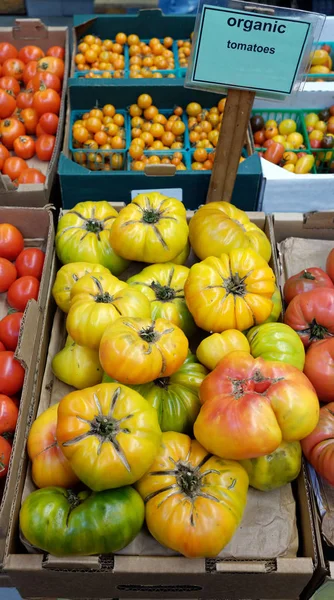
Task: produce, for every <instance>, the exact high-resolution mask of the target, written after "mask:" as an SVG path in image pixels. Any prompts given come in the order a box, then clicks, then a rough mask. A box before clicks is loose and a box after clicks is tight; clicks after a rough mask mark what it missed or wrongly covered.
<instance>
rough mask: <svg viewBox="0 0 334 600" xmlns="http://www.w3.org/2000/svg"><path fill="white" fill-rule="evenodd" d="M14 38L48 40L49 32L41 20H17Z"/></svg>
mask: <svg viewBox="0 0 334 600" xmlns="http://www.w3.org/2000/svg"><path fill="white" fill-rule="evenodd" d="M13 37H14V38H15V39H16V40H36V38H37V39H40V40H41V39H46V38H48V30H47V27H46V26H45V25H44V23H42V21H41V20H40V19H16V21H15V25H14V27H13Z"/></svg>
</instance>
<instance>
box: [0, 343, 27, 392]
mask: <svg viewBox="0 0 334 600" xmlns="http://www.w3.org/2000/svg"><path fill="white" fill-rule="evenodd" d="M23 381H24V369H23V367H21V365H20V363H19V362H18V361H17V360H16V359H15V358H14V352H12V351H11V350H5V351H4V352H0V394H6V396H13V395H14V394H17V393H18V392H19V391H20V390H21V389H22V386H23Z"/></svg>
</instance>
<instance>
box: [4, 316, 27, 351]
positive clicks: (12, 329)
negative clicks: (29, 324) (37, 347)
mask: <svg viewBox="0 0 334 600" xmlns="http://www.w3.org/2000/svg"><path fill="white" fill-rule="evenodd" d="M22 317H23V312H12V313H9V315H6V316H5V317H4V318H3V319H1V321H0V341H1V342H2V343H3V344H4V345H5V347H6V348H7V350H13V352H15V350H16V346H17V342H18V339H19V333H20V327H21V321H22Z"/></svg>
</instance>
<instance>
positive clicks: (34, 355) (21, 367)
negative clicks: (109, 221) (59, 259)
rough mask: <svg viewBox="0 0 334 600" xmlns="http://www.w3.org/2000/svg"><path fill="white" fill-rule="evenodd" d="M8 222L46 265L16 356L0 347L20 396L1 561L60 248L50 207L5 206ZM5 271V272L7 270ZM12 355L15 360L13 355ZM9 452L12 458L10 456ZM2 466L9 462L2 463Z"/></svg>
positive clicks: (1, 497)
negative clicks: (57, 248) (56, 247)
mask: <svg viewBox="0 0 334 600" xmlns="http://www.w3.org/2000/svg"><path fill="white" fill-rule="evenodd" d="M5 223H9V224H11V225H13V226H14V227H16V228H17V229H18V230H19V232H21V234H22V236H23V238H24V248H25V249H26V248H38V249H40V250H41V251H42V252H43V253H44V265H43V267H42V272H41V275H39V277H41V279H40V285H39V291H38V292H37V293H36V294H35V297H36V299H30V300H29V301H28V303H27V305H26V308H25V309H23V308H22V312H23V317H22V320H21V325H20V329H19V337H18V341H17V346H16V349H15V352H14V359H15V360H14V361H13V354H12V352H8V349H7V348H8V347H7V348H6V350H7V351H5V352H2V353H0V363H1V364H2V365H3V367H2V368H1V366H0V371H1V370H2V375H1V376H0V386H2V387H1V394H4V393H5V394H6V395H7V396H12V397H13V396H15V400H14V402H17V406H18V415H17V422H16V428H15V432H13V431H12V430H11V435H10V436H9V441H10V444H11V445H12V449H11V453H10V460H9V467H8V472H7V474H5V473H4V476H2V477H1V472H0V477H1V478H0V567H1V566H2V564H3V557H4V550H5V539H6V535H7V532H8V527H9V514H10V510H11V507H12V504H13V501H14V498H15V495H16V493H17V491H16V490H17V485H18V482H19V479H20V473H21V470H22V461H23V458H24V451H23V446H24V440H25V438H26V431H27V427H28V424H29V422H30V420H31V418H32V416H33V412H34V406H35V405H36V399H37V398H36V373H37V369H38V365H39V363H40V360H41V354H40V352H41V344H40V341H41V332H42V324H43V318H44V313H45V307H46V304H47V302H48V297H49V289H48V288H49V282H50V273H51V266H52V261H53V254H54V251H53V242H54V226H53V217H52V214H51V213H50V211H49V210H45V209H42V208H17V207H0V225H1V224H5ZM1 277H3V271H2V275H1ZM16 281H19V280H16ZM10 308H12V307H11V306H10V304H9V303H8V302H7V293H6V292H4V293H1V294H0V319H1V320H2V319H3V318H4V317H5V316H6V315H7V313H8V311H9V309H10ZM1 355H2V356H1ZM9 355H10V356H9ZM9 358H10V360H11V361H12V362H10V361H9ZM6 360H7V361H8V362H7V366H9V367H10V368H11V371H10V374H11V376H12V379H11V377H8V374H7V375H6V374H4V366H6V362H5V361H6ZM17 361H18V362H17ZM13 363H14V365H15V366H16V369H18V371H16V373H15V371H14V370H13ZM18 363H19V364H18ZM15 377H17V378H20V382H17V379H15ZM22 379H23V383H22ZM13 386H16V388H18V387H21V386H22V389H21V391H20V390H18V391H17V393H16V392H15V393H14V387H13ZM11 390H12V392H11ZM2 398H3V397H2ZM2 414H4V413H2ZM2 418H3V417H2ZM0 421H1V416H0ZM3 451H4V450H2V452H3ZM3 458H6V456H4V457H3ZM2 462H4V461H2ZM2 469H3V467H2V466H1V470H2ZM0 586H1V583H0Z"/></svg>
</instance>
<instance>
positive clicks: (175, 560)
mask: <svg viewBox="0 0 334 600" xmlns="http://www.w3.org/2000/svg"><path fill="white" fill-rule="evenodd" d="M166 571H167V572H168V573H205V560H204V558H194V559H191V560H189V559H188V558H183V557H165V556H164V557H161V556H156V557H155V556H118V555H115V556H114V572H115V573H144V572H149V573H166Z"/></svg>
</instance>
